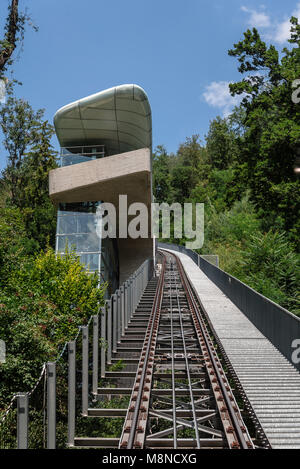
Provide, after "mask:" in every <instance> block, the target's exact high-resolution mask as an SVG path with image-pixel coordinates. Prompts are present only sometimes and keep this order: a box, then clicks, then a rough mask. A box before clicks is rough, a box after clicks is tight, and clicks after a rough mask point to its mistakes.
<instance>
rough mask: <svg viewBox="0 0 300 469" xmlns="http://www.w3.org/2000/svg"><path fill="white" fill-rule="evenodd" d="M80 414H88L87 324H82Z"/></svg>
mask: <svg viewBox="0 0 300 469" xmlns="http://www.w3.org/2000/svg"><path fill="white" fill-rule="evenodd" d="M81 330H82V415H83V416H85V417H86V416H87V415H88V405H89V326H82V328H81Z"/></svg>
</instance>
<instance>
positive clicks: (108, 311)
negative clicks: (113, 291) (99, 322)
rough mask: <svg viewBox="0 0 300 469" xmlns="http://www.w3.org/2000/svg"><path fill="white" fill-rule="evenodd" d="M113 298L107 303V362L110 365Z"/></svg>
mask: <svg viewBox="0 0 300 469" xmlns="http://www.w3.org/2000/svg"><path fill="white" fill-rule="evenodd" d="M111 305H112V298H110V300H107V301H106V311H107V313H106V314H107V356H106V362H107V364H108V365H111V350H112V321H111V313H112V310H111V309H112V308H111Z"/></svg>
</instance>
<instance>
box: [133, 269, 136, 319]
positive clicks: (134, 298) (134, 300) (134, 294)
mask: <svg viewBox="0 0 300 469" xmlns="http://www.w3.org/2000/svg"><path fill="white" fill-rule="evenodd" d="M136 284H137V281H136V275H134V277H133V310H135V308H136V306H137V288H136Z"/></svg>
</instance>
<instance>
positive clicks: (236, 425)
mask: <svg viewBox="0 0 300 469" xmlns="http://www.w3.org/2000/svg"><path fill="white" fill-rule="evenodd" d="M174 257H175V258H176V262H177V266H178V270H179V272H180V276H181V279H182V283H183V285H184V288H185V289H186V292H187V297H188V299H189V300H190V306H191V308H192V309H193V311H194V313H195V315H196V317H197V319H198V322H199V325H200V328H201V332H202V336H203V339H204V341H205V345H206V348H207V351H208V354H209V358H210V360H211V362H212V365H213V367H214V371H215V374H216V375H217V380H218V386H219V387H220V389H221V392H222V395H223V398H224V401H225V403H226V407H227V410H228V413H229V416H230V419H231V421H232V424H233V428H234V432H235V433H236V436H237V439H238V441H239V444H240V445H241V447H242V448H243V449H249V448H250V447H251V448H254V446H253V444H252V443H251V446H250V445H249V440H248V441H247V440H246V438H245V434H244V432H243V431H242V429H241V425H240V422H239V421H238V419H237V415H236V411H235V409H234V408H233V405H232V400H231V398H230V396H229V393H228V391H227V389H226V386H225V384H224V381H223V377H222V376H221V373H220V370H219V367H218V364H217V361H216V359H215V356H214V353H213V350H212V347H211V344H210V340H209V339H208V331H207V330H206V327H205V325H204V323H203V319H202V318H201V314H200V311H199V307H198V306H197V303H196V301H195V298H194V294H193V291H192V288H191V286H190V282H189V280H188V278H187V276H186V273H185V272H184V269H183V267H182V264H181V262H180V260H179V258H178V257H177V256H175V255H174Z"/></svg>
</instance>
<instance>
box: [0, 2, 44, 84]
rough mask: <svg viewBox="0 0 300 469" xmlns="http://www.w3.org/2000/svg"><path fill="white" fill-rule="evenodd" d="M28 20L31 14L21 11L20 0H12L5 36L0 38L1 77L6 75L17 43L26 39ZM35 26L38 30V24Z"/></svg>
mask: <svg viewBox="0 0 300 469" xmlns="http://www.w3.org/2000/svg"><path fill="white" fill-rule="evenodd" d="M27 22H28V23H29V22H30V16H28V14H27V13H26V12H25V13H20V12H19V0H11V1H10V3H9V6H8V15H7V18H6V22H5V26H4V37H3V39H2V40H0V79H1V78H3V77H4V73H5V72H6V70H7V68H8V66H9V65H11V64H12V61H13V60H12V55H13V52H14V50H15V49H16V47H17V44H18V43H19V42H22V41H23V39H24V32H25V25H26V23H27ZM33 28H34V29H35V30H37V28H36V26H33Z"/></svg>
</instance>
